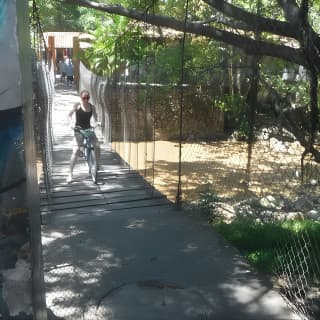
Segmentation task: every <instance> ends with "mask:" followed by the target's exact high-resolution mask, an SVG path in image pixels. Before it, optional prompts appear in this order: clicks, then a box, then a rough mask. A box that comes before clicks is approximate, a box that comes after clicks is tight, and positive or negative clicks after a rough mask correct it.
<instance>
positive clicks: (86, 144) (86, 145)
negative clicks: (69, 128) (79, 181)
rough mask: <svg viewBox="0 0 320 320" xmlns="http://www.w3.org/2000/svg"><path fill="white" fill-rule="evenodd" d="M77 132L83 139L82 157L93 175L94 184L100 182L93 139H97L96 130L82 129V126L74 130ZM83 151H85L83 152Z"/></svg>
mask: <svg viewBox="0 0 320 320" xmlns="http://www.w3.org/2000/svg"><path fill="white" fill-rule="evenodd" d="M74 131H75V132H79V133H80V134H81V136H82V138H83V145H81V146H80V155H81V152H82V155H83V156H84V159H85V160H86V161H87V164H88V168H89V174H90V175H91V178H92V181H93V183H94V184H97V181H98V165H97V159H96V154H95V151H94V145H93V143H92V139H93V138H95V133H94V128H88V129H82V128H81V127H80V126H76V127H75V128H74ZM81 149H83V150H81Z"/></svg>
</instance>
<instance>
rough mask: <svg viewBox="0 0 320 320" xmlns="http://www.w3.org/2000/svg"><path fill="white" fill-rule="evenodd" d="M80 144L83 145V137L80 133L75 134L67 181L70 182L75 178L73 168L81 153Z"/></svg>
mask: <svg viewBox="0 0 320 320" xmlns="http://www.w3.org/2000/svg"><path fill="white" fill-rule="evenodd" d="M80 145H81V137H80V136H79V134H75V136H74V146H73V149H72V155H71V158H70V165H69V175H68V177H67V182H68V183H70V182H71V181H72V178H73V169H74V166H75V164H76V162H77V159H78V156H79V153H80Z"/></svg>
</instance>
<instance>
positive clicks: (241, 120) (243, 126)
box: [217, 94, 249, 140]
mask: <svg viewBox="0 0 320 320" xmlns="http://www.w3.org/2000/svg"><path fill="white" fill-rule="evenodd" d="M217 105H218V106H219V107H220V108H221V109H222V110H223V111H224V112H225V119H226V123H227V126H226V128H225V129H226V131H227V132H232V131H234V130H237V131H238V134H239V139H241V140H246V139H247V137H248V135H249V122H248V112H247V109H248V106H247V103H246V100H245V97H243V96H241V95H240V94H234V95H225V96H223V97H222V98H221V100H220V102H219V103H218V104H217Z"/></svg>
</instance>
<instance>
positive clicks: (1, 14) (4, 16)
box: [0, 0, 23, 110]
mask: <svg viewBox="0 0 320 320" xmlns="http://www.w3.org/2000/svg"><path fill="white" fill-rule="evenodd" d="M0 48H1V59H0V74H1V75H2V76H1V77H0V94H1V99H0V110H6V109H11V108H16V107H17V106H20V105H22V104H23V101H22V97H21V92H22V89H21V73H20V62H19V61H20V60H19V45H18V38H17V15H16V0H0ZM3 75H5V76H3Z"/></svg>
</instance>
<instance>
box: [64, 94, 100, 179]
mask: <svg viewBox="0 0 320 320" xmlns="http://www.w3.org/2000/svg"><path fill="white" fill-rule="evenodd" d="M80 98H81V99H80V102H78V103H75V104H74V106H73V108H72V109H71V110H70V112H69V114H68V120H69V125H70V127H71V129H73V130H74V129H75V127H76V126H80V127H81V128H82V129H89V128H91V117H92V116H93V119H94V121H95V125H97V124H99V122H98V116H97V112H96V108H95V106H94V105H93V104H91V103H89V99H90V93H89V91H88V90H82V91H81V93H80ZM74 115H75V117H74ZM92 143H93V146H94V153H95V156H96V160H97V167H99V159H100V146H99V142H98V139H97V137H96V136H95V135H94V137H93V140H92ZM82 145H83V137H82V135H81V133H80V132H77V131H75V132H74V146H73V151H72V155H71V159H70V168H69V175H68V177H67V183H70V182H71V181H72V178H73V168H74V166H75V164H76V161H77V159H78V156H79V154H80V146H82Z"/></svg>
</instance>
